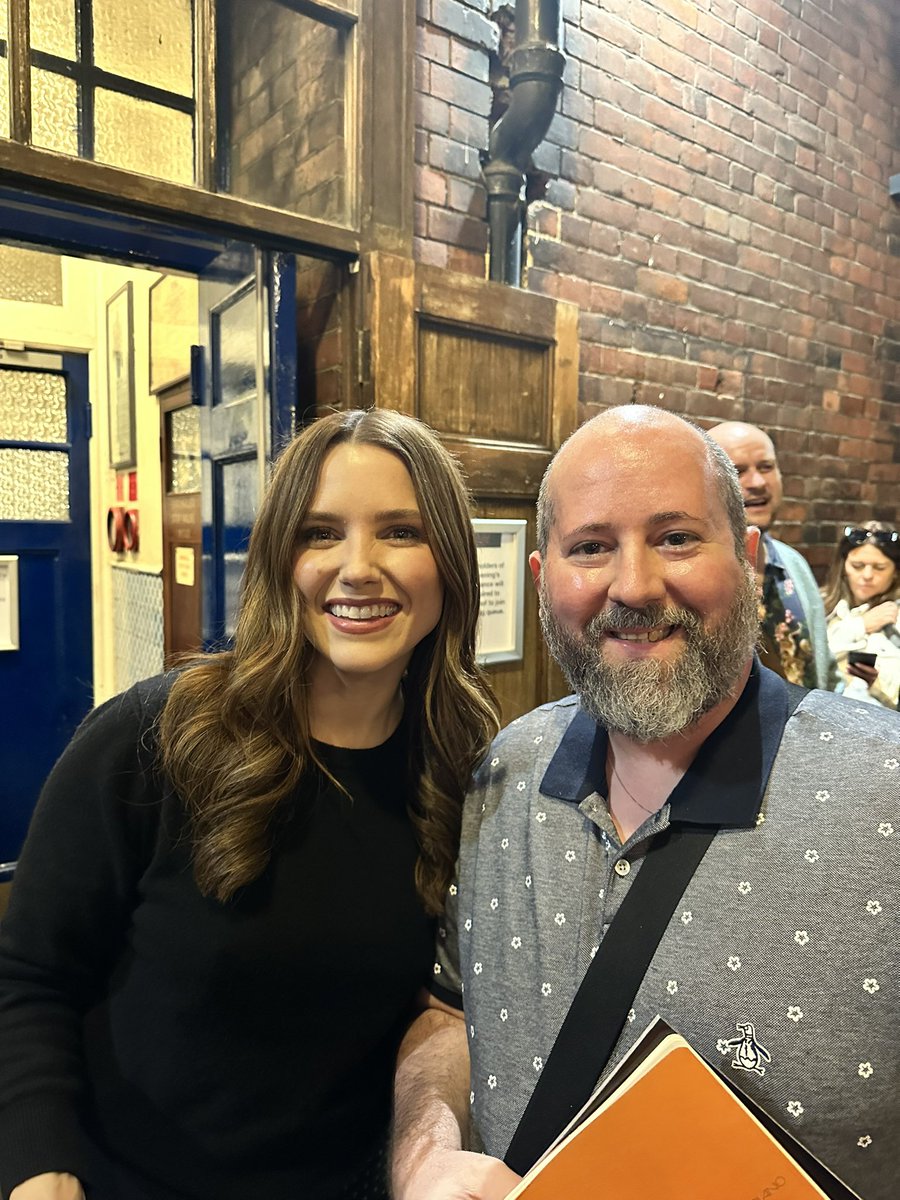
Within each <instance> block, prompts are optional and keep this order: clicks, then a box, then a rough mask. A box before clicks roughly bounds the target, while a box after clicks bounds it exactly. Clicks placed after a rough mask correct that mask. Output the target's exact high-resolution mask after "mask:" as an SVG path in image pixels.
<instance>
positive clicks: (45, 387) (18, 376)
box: [0, 370, 68, 442]
mask: <svg viewBox="0 0 900 1200" xmlns="http://www.w3.org/2000/svg"><path fill="white" fill-rule="evenodd" d="M66 433H67V425H66V381H65V379H64V378H63V376H62V375H51V374H49V373H46V372H44V371H11V370H0V438H2V439H3V441H5V442H65V441H67V440H68V439H67V437H66Z"/></svg>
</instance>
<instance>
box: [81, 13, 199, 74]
mask: <svg viewBox="0 0 900 1200" xmlns="http://www.w3.org/2000/svg"><path fill="white" fill-rule="evenodd" d="M191 7H192V5H191V0H137V2H129V3H125V2H124V0H94V62H95V63H96V65H97V66H98V67H100V68H102V69H103V70H104V71H112V72H113V74H115V75H124V77H125V78H126V79H139V80H140V81H141V82H142V83H150V84H153V86H154V87H158V88H163V89H164V90H165V91H167V92H177V93H178V94H179V95H180V96H192V95H193V94H194V71H193V33H192V24H191Z"/></svg>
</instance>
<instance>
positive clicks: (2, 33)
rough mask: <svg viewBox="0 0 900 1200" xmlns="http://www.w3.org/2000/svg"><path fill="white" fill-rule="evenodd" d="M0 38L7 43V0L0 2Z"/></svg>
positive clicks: (0, 0)
mask: <svg viewBox="0 0 900 1200" xmlns="http://www.w3.org/2000/svg"><path fill="white" fill-rule="evenodd" d="M0 38H3V40H4V42H6V41H9V0H0Z"/></svg>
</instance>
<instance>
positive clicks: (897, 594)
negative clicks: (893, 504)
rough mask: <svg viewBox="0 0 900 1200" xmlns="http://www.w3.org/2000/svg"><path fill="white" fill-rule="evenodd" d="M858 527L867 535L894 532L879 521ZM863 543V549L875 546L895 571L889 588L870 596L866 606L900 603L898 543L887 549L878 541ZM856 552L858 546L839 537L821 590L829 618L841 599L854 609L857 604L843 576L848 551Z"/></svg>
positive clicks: (867, 522) (899, 548) (899, 550)
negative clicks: (897, 601) (884, 601)
mask: <svg viewBox="0 0 900 1200" xmlns="http://www.w3.org/2000/svg"><path fill="white" fill-rule="evenodd" d="M857 528H859V529H866V530H868V532H869V533H893V532H894V530H893V527H892V526H890V525H885V524H884V522H882V521H863V523H862V524H861V525H859V526H857ZM862 544H863V545H864V546H874V547H875V549H876V550H880V551H881V553H882V554H883V555H884V556H885V558H889V559H890V560H891V562H892V563H893V564H894V566H895V567H896V568H897V569H896V571H895V572H894V578H893V580H892V581H891V584H890V586H889V587H888V588H887V589H886V591H884V592H882V594H881V595H880V596H873V597H872V599H871V600H870V601H869V602H868V604H869V607H870V608H874V607H875V605H876V604H880V603H881V602H882V600H900V542H893V543H891V544H890V545H887V546H880V545H879V544H878V543H877V542H863V543H862ZM858 549H859V546H858V545H854V543H853V542H851V541H850V539H849V538H847V537H842V538H841V540H840V541H839V542H838V544H837V548H836V550H835V552H834V558H833V559H832V560H831V566H830V567H829V568H828V578H827V579H826V580H825V586H824V587H823V588H822V603H823V604H824V606H825V612H826V613H828V614H829V615H830V614H831V613H833V612H834V610H835V608H836V607H837V605H838V603H839V602H840V601H841V600H846V601H847V603H848V604H849V605H850V607H851V608H855V607H856V601H855V600H854V599H853V593H852V591H851V590H850V584H849V583H848V582H847V576H846V574H845V573H844V563H845V562H846V561H847V555H848V554H849V553H850V551H851V550H858Z"/></svg>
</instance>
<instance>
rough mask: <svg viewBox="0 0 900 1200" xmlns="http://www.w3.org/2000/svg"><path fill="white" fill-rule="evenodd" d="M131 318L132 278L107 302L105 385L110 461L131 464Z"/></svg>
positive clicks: (132, 432)
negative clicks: (107, 401) (107, 405)
mask: <svg viewBox="0 0 900 1200" xmlns="http://www.w3.org/2000/svg"><path fill="white" fill-rule="evenodd" d="M133 330H134V317H133V303H132V295H131V281H130V280H129V282H128V283H126V284H125V286H124V287H121V288H119V290H118V291H117V292H116V294H115V295H114V296H112V297H111V298H110V299H109V300H107V302H106V387H107V395H108V400H109V462H110V466H113V467H133V466H134V464H135V450H134V337H133Z"/></svg>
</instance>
